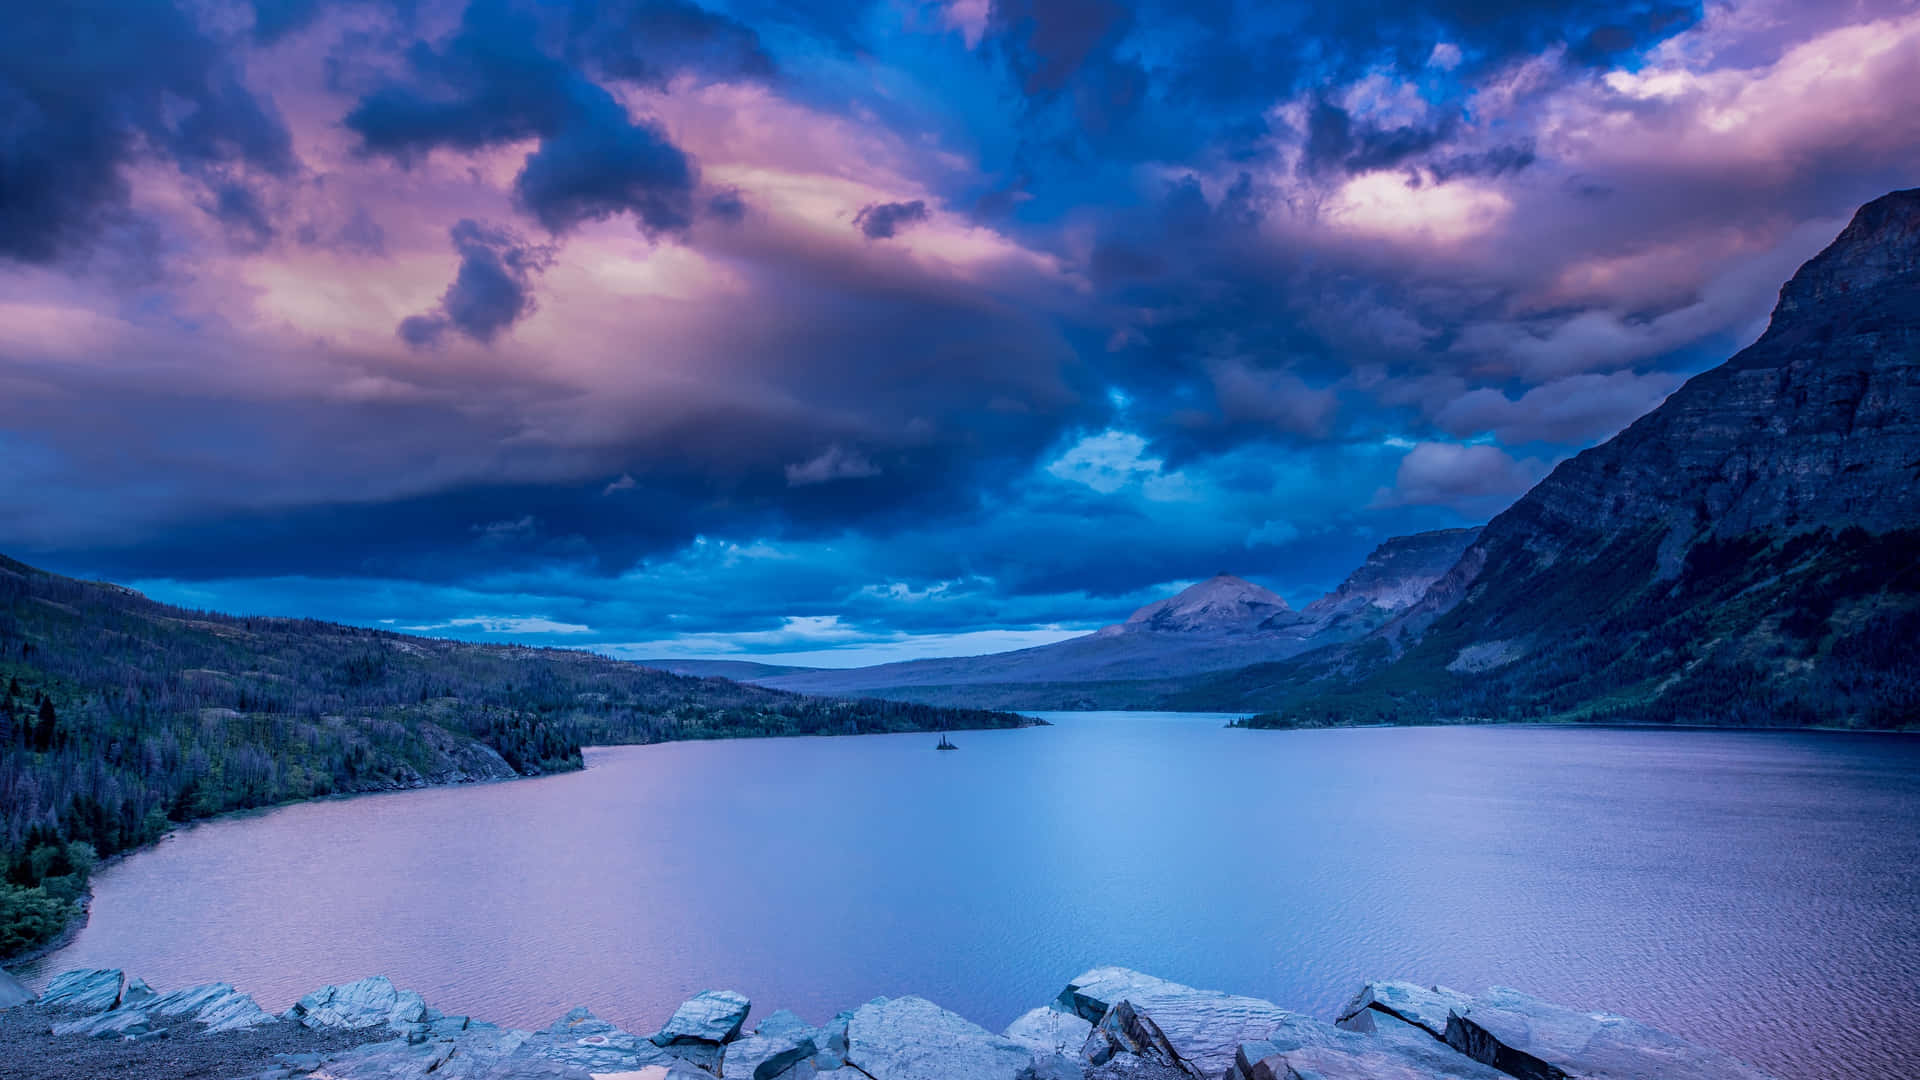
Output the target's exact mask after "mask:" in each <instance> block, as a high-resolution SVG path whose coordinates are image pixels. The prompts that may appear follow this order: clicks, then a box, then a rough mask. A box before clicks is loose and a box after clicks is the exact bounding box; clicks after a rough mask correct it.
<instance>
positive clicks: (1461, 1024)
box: [1447, 987, 1766, 1080]
mask: <svg viewBox="0 0 1920 1080" xmlns="http://www.w3.org/2000/svg"><path fill="white" fill-rule="evenodd" d="M1447 1042H1448V1044H1450V1045H1451V1046H1452V1047H1453V1048H1454V1049H1456V1050H1459V1051H1460V1052H1461V1053H1463V1054H1466V1055H1467V1056H1469V1057H1471V1058H1474V1059H1475V1060H1477V1061H1483V1062H1485V1063H1487V1064H1488V1065H1492V1066H1493V1067H1495V1068H1497V1069H1499V1070H1500V1071H1501V1072H1504V1073H1507V1074H1509V1075H1511V1076H1516V1077H1520V1078H1522V1080H1586V1078H1592V1080H1603V1078H1604V1080H1766V1074H1765V1073H1762V1072H1761V1071H1760V1070H1758V1069H1755V1068H1754V1067H1753V1066H1751V1065H1747V1064H1745V1063H1744V1062H1741V1061H1739V1060H1738V1059H1736V1058H1734V1057H1733V1056H1732V1055H1730V1054H1727V1053H1725V1052H1723V1051H1720V1050H1715V1049H1711V1048H1709V1047H1704V1046H1697V1045H1695V1044H1693V1043H1690V1042H1687V1041H1685V1040H1684V1039H1680V1038H1677V1037H1675V1036H1673V1035H1669V1034H1667V1033H1666V1032H1664V1031H1661V1030H1659V1029H1657V1028H1653V1027H1649V1026H1647V1025H1646V1024H1642V1023H1640V1022H1639V1021H1637V1020H1629V1019H1627V1018H1626V1017H1624V1016H1615V1015H1613V1014H1611V1013H1604V1012H1576V1011H1574V1010H1572V1009H1568V1008H1564V1007H1562V1006H1559V1005H1554V1004H1551V1003H1549V1002H1545V1001H1541V1000H1540V999H1538V998H1535V997H1530V996H1528V995H1526V994H1523V993H1521V992H1520V991H1518V990H1509V989H1507V988H1505V987H1494V988H1493V989H1491V990H1488V991H1487V992H1486V993H1484V994H1481V995H1480V996H1478V997H1476V998H1474V999H1473V1002H1472V1003H1471V1004H1470V1005H1468V1006H1466V1008H1465V1009H1463V1010H1455V1011H1454V1012H1453V1014H1452V1015H1451V1016H1450V1017H1449V1018H1448V1020H1447Z"/></svg>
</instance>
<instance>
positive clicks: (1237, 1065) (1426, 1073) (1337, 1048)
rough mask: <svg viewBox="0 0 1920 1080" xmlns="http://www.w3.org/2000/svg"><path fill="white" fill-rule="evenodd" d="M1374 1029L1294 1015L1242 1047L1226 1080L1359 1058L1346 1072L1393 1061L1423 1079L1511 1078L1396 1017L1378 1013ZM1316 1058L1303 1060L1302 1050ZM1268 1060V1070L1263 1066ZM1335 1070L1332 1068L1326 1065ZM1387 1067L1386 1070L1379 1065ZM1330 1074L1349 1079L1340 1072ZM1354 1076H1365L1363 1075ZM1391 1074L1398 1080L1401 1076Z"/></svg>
mask: <svg viewBox="0 0 1920 1080" xmlns="http://www.w3.org/2000/svg"><path fill="white" fill-rule="evenodd" d="M1373 1021H1374V1023H1375V1027H1374V1030H1373V1031H1371V1032H1368V1033H1364V1034H1362V1033H1360V1032H1355V1031H1346V1030H1342V1029H1340V1028H1336V1027H1334V1026H1333V1025H1332V1024H1328V1023H1325V1022H1323V1021H1320V1020H1314V1019H1312V1018H1310V1017H1305V1016H1296V1017H1293V1018H1292V1019H1290V1020H1288V1021H1287V1022H1286V1023H1285V1024H1282V1025H1281V1026H1280V1027H1278V1028H1276V1029H1275V1030H1274V1032H1273V1034H1272V1035H1270V1036H1269V1037H1267V1038H1265V1039H1262V1040H1259V1041H1256V1042H1249V1043H1245V1044H1242V1045H1241V1046H1240V1047H1239V1049H1238V1051H1237V1052H1236V1055H1235V1059H1234V1066H1233V1068H1231V1069H1229V1070H1228V1071H1227V1080H1255V1078H1256V1077H1262V1078H1264V1077H1269V1076H1285V1075H1286V1068H1287V1067H1288V1066H1287V1063H1288V1062H1289V1061H1296V1062H1298V1061H1308V1062H1311V1061H1321V1060H1323V1059H1324V1060H1332V1059H1333V1058H1338V1057H1347V1058H1358V1059H1360V1063H1359V1064H1357V1065H1356V1064H1352V1063H1342V1064H1341V1067H1342V1068H1347V1069H1349V1070H1352V1069H1364V1068H1366V1067H1369V1063H1373V1064H1375V1065H1378V1064H1380V1063H1382V1062H1387V1063H1391V1064H1392V1066H1393V1068H1394V1069H1395V1070H1405V1069H1409V1068H1410V1069H1413V1070H1415V1072H1414V1075H1416V1076H1419V1077H1421V1078H1422V1080H1508V1078H1507V1077H1505V1076H1503V1075H1502V1074H1501V1073H1500V1072H1498V1071H1497V1070H1494V1069H1491V1068H1489V1067H1487V1066H1486V1065H1483V1064H1481V1063H1480V1062H1478V1061H1474V1060H1473V1059H1472V1058H1469V1057H1467V1056H1466V1055H1464V1054H1461V1053H1459V1052H1458V1051H1456V1050H1454V1049H1453V1048H1452V1047H1450V1046H1448V1045H1447V1044H1445V1043H1443V1042H1441V1041H1439V1040H1438V1039H1435V1038H1434V1037H1433V1036H1432V1035H1430V1034H1428V1033H1427V1032H1426V1031H1425V1030H1424V1029H1422V1028H1419V1027H1415V1026H1414V1025H1412V1024H1409V1023H1407V1022H1406V1021H1404V1020H1402V1019H1400V1018H1399V1017H1397V1016H1394V1015H1392V1014H1390V1013H1385V1012H1378V1013H1376V1014H1375V1015H1374V1017H1373ZM1306 1051H1311V1052H1312V1054H1310V1055H1309V1056H1307V1057H1305V1058H1302V1057H1300V1056H1299V1055H1301V1054H1302V1053H1303V1052H1306ZM1262 1062H1266V1066H1265V1071H1264V1072H1263V1071H1262V1070H1261V1063H1262ZM1325 1067H1329V1068H1330V1067H1331V1066H1325ZM1381 1067H1383V1068H1384V1066H1381ZM1332 1075H1343V1076H1344V1075H1348V1074H1346V1073H1336V1074H1332ZM1354 1075H1361V1076H1364V1075H1366V1074H1365V1073H1364V1072H1359V1073H1355V1074H1354ZM1388 1075H1391V1076H1395V1077H1398V1076H1399V1075H1400V1072H1398V1071H1396V1072H1391V1073H1389V1074H1388Z"/></svg>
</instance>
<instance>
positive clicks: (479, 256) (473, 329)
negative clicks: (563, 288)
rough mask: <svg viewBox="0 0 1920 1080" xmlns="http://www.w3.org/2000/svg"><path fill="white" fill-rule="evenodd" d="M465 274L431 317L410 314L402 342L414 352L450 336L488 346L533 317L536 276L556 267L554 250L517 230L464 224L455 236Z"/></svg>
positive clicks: (458, 274)
mask: <svg viewBox="0 0 1920 1080" xmlns="http://www.w3.org/2000/svg"><path fill="white" fill-rule="evenodd" d="M451 236H452V239H453V247H454V250H455V251H458V252H459V253H460V269H459V270H458V271H457V272H456V273H455V274H454V278H453V283H452V284H451V285H448V286H447V291H446V292H445V293H443V294H442V295H441V297H440V304H439V306H438V307H437V308H436V309H435V310H433V311H431V312H429V313H427V314H425V315H409V316H408V317H407V318H405V319H402V320H401V322H400V327H399V334H400V339H401V340H402V341H405V342H406V343H407V344H408V345H410V346H413V347H414V348H423V347H425V346H429V345H435V344H438V343H439V342H440V340H441V338H442V337H443V336H444V335H445V334H446V333H447V332H448V331H454V332H456V333H459V334H463V335H465V336H466V337H468V338H471V339H472V340H474V341H477V342H479V343H481V344H482V345H485V344H488V343H490V342H492V341H493V339H494V338H495V337H497V336H499V334H500V333H501V332H503V331H505V330H506V329H507V328H509V327H511V326H512V325H513V324H514V323H516V322H519V321H520V320H521V319H524V318H526V317H527V316H528V315H530V314H532V313H533V310H534V306H535V305H534V299H533V280H532V279H533V275H535V274H537V273H539V272H540V271H542V270H545V269H546V268H547V267H549V266H551V265H552V264H553V251H552V249H551V248H547V247H543V246H540V245H537V244H528V243H527V242H526V241H524V240H522V239H521V238H520V237H519V236H517V235H515V234H514V233H513V231H512V230H510V229H506V228H502V227H500V226H496V225H487V224H483V223H481V222H478V221H474V220H472V219H470V218H468V219H462V220H461V221H460V222H459V223H458V224H456V225H455V226H454V227H453V230H452V233H451Z"/></svg>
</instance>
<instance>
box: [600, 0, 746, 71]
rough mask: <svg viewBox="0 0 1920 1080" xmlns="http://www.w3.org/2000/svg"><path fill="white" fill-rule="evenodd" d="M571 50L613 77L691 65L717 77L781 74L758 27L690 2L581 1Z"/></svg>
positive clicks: (682, 0) (683, 67) (691, 67)
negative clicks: (756, 29) (762, 41)
mask: <svg viewBox="0 0 1920 1080" xmlns="http://www.w3.org/2000/svg"><path fill="white" fill-rule="evenodd" d="M568 19H569V23H568V42H567V51H568V55H569V56H570V57H571V58H573V59H574V61H575V62H576V63H579V64H582V65H583V66H588V67H592V68H593V69H595V70H597V71H600V72H602V73H604V74H605V75H607V76H608V77H610V78H615V79H625V80H628V81H631V82H637V83H646V84H661V83H665V82H666V81H667V80H669V79H671V78H672V77H673V76H674V75H676V74H678V73H680V72H682V71H687V70H695V71H700V72H702V73H704V74H706V75H709V76H711V77H714V78H722V79H725V78H741V77H746V78H755V79H767V78H771V77H773V75H774V74H775V72H776V70H777V68H776V65H775V64H774V60H773V57H772V55H770V54H769V53H768V52H767V49H766V46H765V45H764V44H762V43H761V40H760V35H759V33H757V32H756V31H755V30H754V29H753V28H752V27H749V26H747V25H746V24H745V23H742V22H740V21H738V20H736V19H733V18H729V17H728V16H725V15H721V14H718V13H716V12H712V11H708V10H707V9H706V8H703V7H700V6H699V5H697V4H691V3H687V2H686V0H574V3H573V5H572V7H571V9H570V12H569V15H568Z"/></svg>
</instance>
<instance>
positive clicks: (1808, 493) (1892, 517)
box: [1411, 189, 1920, 628]
mask: <svg viewBox="0 0 1920 1080" xmlns="http://www.w3.org/2000/svg"><path fill="white" fill-rule="evenodd" d="M1916 524H1920V189H1914V190H1910V191H1899V192H1894V193H1893V194H1890V195H1887V196H1884V197H1882V198H1879V199H1876V200H1874V201H1873V202H1871V203H1868V204H1867V205H1866V206H1865V207H1863V208H1862V209H1861V210H1860V212H1859V213H1858V214H1857V215H1856V216H1855V217H1854V219H1853V221H1852V223H1851V224H1849V225H1848V226H1847V228H1846V229H1845V230H1844V231H1843V232H1841V234H1840V236H1839V237H1838V238H1837V239H1836V240H1834V242H1833V244H1832V245H1831V246H1829V247H1828V248H1827V249H1826V250H1825V251H1823V252H1821V253H1820V254H1819V255H1818V256H1816V257H1815V258H1814V259H1812V260H1811V261H1809V262H1808V263H1807V264H1806V265H1805V266H1803V267H1801V268H1800V271H1799V272H1798V273H1796V274H1795V275H1794V276H1793V279H1792V280H1791V281H1789V282H1787V284H1786V285H1785V286H1784V287H1783V288H1782V289H1781V290H1780V302H1779V304H1778V306H1776V307H1775V309H1774V314H1773V318H1772V321H1771V323H1770V324H1769V326H1768V328H1767V331H1766V333H1765V334H1763V335H1762V336H1761V338H1760V340H1759V341H1756V342H1755V343H1754V344H1753V345H1752V346H1750V347H1748V348H1747V349H1746V350H1744V351H1742V352H1741V353H1740V354H1738V355H1737V356H1735V357H1734V358H1733V359H1731V360H1729V361H1727V362H1726V363H1724V364H1722V365H1720V366H1719V367H1717V368H1714V369H1713V370H1711V371H1708V372H1705V373H1704V374H1701V375H1699V376H1697V377H1696V378H1694V379H1692V380H1691V381H1689V382H1688V383H1687V384H1686V385H1685V386H1683V387H1681V388H1680V389H1679V390H1678V391H1675V392H1674V394H1673V396H1672V397H1670V398H1668V399H1667V400H1666V402H1665V403H1664V404H1662V405H1661V406H1660V407H1659V408H1657V409H1655V410H1654V411H1653V412H1651V413H1648V414H1647V415H1646V416H1644V417H1642V418H1641V419H1640V420H1639V421H1638V422H1636V423H1635V424H1633V425H1632V426H1631V427H1629V428H1628V429H1627V430H1625V431H1623V432H1621V433H1620V434H1619V435H1618V436H1616V437H1614V438H1613V439H1612V440H1610V441H1608V442H1606V443H1604V444H1602V445H1600V446H1597V447H1594V448H1593V449H1591V450H1588V451H1586V452H1585V453H1583V454H1580V455H1579V456H1577V457H1575V458H1574V459H1572V460H1571V461H1568V462H1566V463H1564V464H1562V465H1561V466H1560V467H1559V468H1557V469H1555V470H1554V472H1553V474H1552V475H1551V476H1549V477H1547V478H1546V479H1545V480H1543V481H1541V482H1540V484H1539V485H1538V486H1536V487H1535V488H1534V489H1533V490H1532V491H1530V492H1528V493H1527V494H1526V495H1524V496H1522V497H1521V499H1520V500H1519V501H1518V502H1516V503H1515V504H1514V505H1513V506H1512V507H1511V508H1510V509H1509V510H1507V512H1506V513H1503V514H1501V515H1500V516H1499V517H1497V518H1495V519H1494V520H1493V521H1492V522H1490V523H1489V524H1488V525H1487V528H1486V530H1485V532H1484V533H1483V534H1482V536H1481V537H1480V539H1479V541H1478V542H1477V543H1476V544H1475V545H1474V547H1473V548H1472V549H1471V550H1469V551H1468V553H1467V555H1466V557H1464V558H1463V559H1462V560H1461V561H1460V562H1459V564H1458V565H1456V566H1455V567H1454V568H1453V569H1452V570H1451V571H1450V572H1449V573H1448V574H1447V575H1446V576H1445V577H1444V578H1443V579H1442V580H1441V581H1440V582H1439V583H1438V584H1437V586H1436V587H1435V588H1434V590H1433V591H1432V593H1431V594H1430V595H1429V596H1428V597H1426V598H1425V599H1424V600H1423V602H1422V603H1421V604H1419V605H1418V606H1417V607H1416V608H1415V609H1414V611H1413V612H1412V613H1411V614H1412V616H1413V619H1414V620H1415V624H1416V625H1419V626H1421V627H1422V628H1423V622H1430V621H1431V620H1432V618H1434V617H1436V616H1438V615H1440V614H1441V613H1443V612H1445V611H1447V610H1449V609H1451V608H1452V607H1453V606H1455V605H1456V604H1459V603H1460V602H1461V601H1463V600H1465V599H1467V598H1468V597H1469V595H1470V593H1471V592H1472V590H1473V587H1474V584H1475V582H1477V581H1480V580H1481V579H1483V578H1486V577H1488V576H1499V575H1511V574H1515V573H1531V572H1536V571H1539V570H1543V569H1545V568H1546V567H1549V566H1551V565H1553V564H1554V563H1555V562H1557V561H1559V560H1561V559H1563V558H1566V557H1569V556H1575V555H1578V554H1581V553H1589V554H1590V553H1592V552H1593V551H1596V550H1598V549H1600V548H1603V547H1606V546H1608V545H1610V544H1613V543H1616V542H1618V541H1619V540H1621V539H1622V538H1625V537H1629V536H1635V537H1645V536H1648V535H1651V536H1653V537H1654V538H1655V539H1656V540H1657V544H1658V546H1657V556H1658V573H1659V574H1661V575H1662V576H1663V577H1668V578H1671V577H1673V576H1674V575H1676V574H1677V573H1678V572H1679V570H1680V567H1681V561H1682V559H1683V558H1684V555H1685V553H1686V551H1687V550H1689V549H1690V548H1691V546H1692V545H1693V544H1695V543H1696V542H1698V541H1701V540H1703V539H1706V538H1709V537H1717V538H1721V539H1724V538H1727V537H1732V536H1738V535H1741V534H1745V533H1749V532H1753V531H1755V530H1761V529H1781V530H1806V529H1815V528H1820V527H1827V528H1832V529H1841V528H1845V527H1848V526H1859V527H1861V528H1864V529H1867V530H1869V531H1871V532H1885V531H1888V530H1891V529H1898V528H1909V527H1913V526H1914V525H1916Z"/></svg>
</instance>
